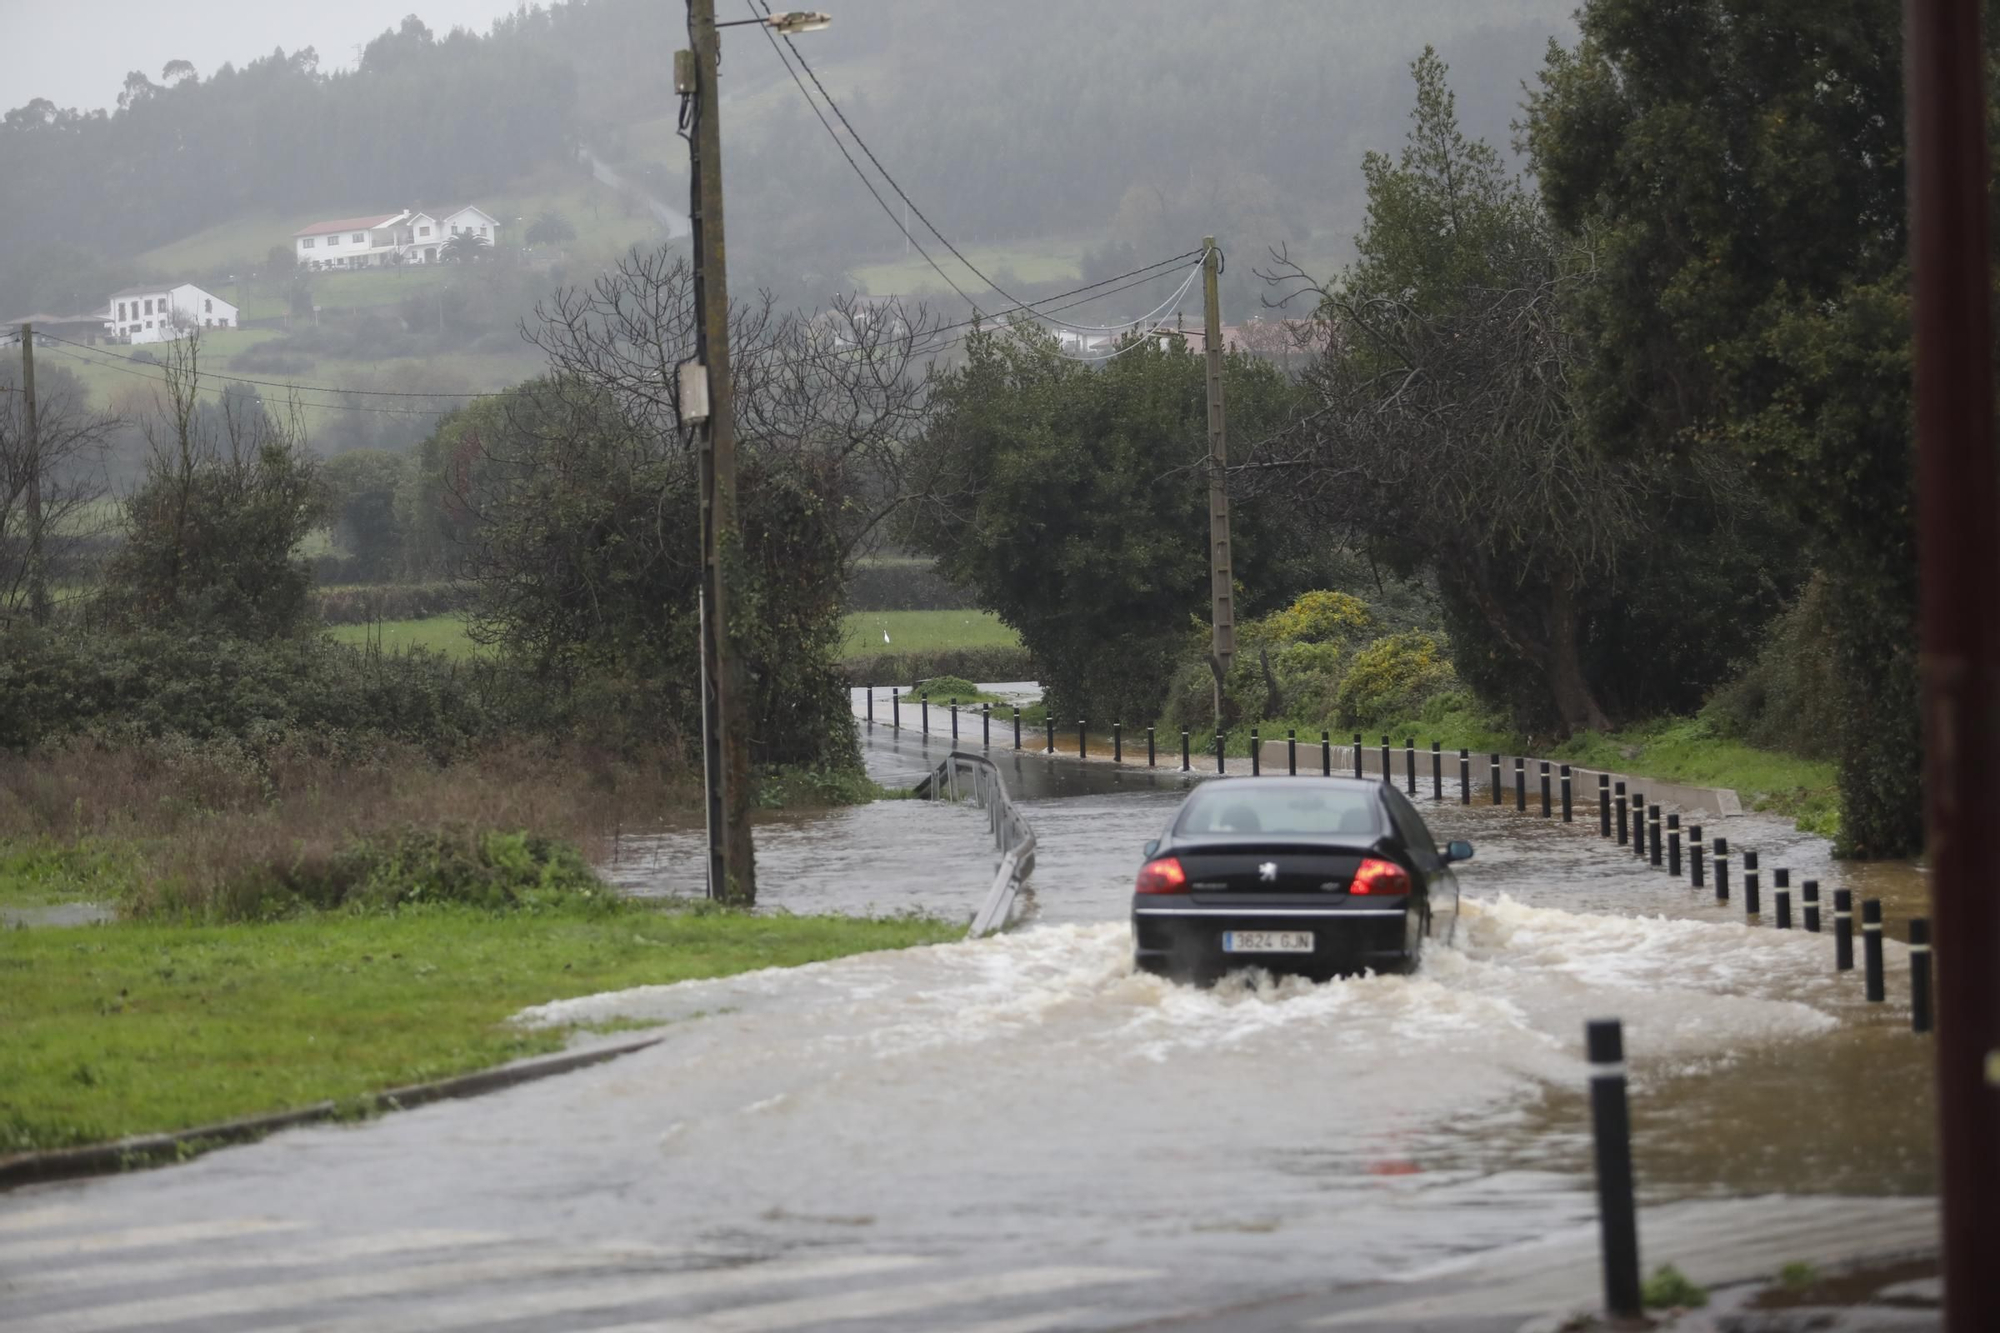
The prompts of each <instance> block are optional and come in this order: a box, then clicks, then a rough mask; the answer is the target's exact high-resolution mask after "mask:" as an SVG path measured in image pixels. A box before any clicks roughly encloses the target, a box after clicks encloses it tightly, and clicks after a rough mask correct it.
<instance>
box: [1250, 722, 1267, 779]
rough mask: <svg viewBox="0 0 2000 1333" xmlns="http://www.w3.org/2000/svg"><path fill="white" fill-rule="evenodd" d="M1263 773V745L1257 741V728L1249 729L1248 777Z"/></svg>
mask: <svg viewBox="0 0 2000 1333" xmlns="http://www.w3.org/2000/svg"><path fill="white" fill-rule="evenodd" d="M1263 771H1264V743H1263V742H1262V741H1260V740H1258V739H1257V728H1255V727H1252V728H1250V776H1251V777H1253V778H1254V777H1256V776H1257V775H1258V774H1260V773H1262V772H1263Z"/></svg>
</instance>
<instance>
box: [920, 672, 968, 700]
mask: <svg viewBox="0 0 2000 1333" xmlns="http://www.w3.org/2000/svg"><path fill="white" fill-rule="evenodd" d="M917 689H918V691H919V692H920V693H923V694H928V695H929V696H930V697H931V698H933V699H946V700H949V699H970V698H972V697H973V696H974V695H976V694H978V693H979V687H978V686H977V685H974V684H973V683H972V682H971V681H969V680H967V679H966V678H965V677H963V676H953V675H943V676H931V677H929V678H927V679H925V680H920V681H918V682H917Z"/></svg>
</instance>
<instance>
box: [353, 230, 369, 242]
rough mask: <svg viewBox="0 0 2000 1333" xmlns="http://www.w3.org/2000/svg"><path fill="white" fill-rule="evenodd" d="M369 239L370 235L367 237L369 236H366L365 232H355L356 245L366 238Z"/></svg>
mask: <svg viewBox="0 0 2000 1333" xmlns="http://www.w3.org/2000/svg"><path fill="white" fill-rule="evenodd" d="M367 239H368V237H367V236H366V235H365V234H364V233H362V232H358V231H357V232H355V233H354V243H355V244H356V245H359V244H361V243H362V242H363V241H365V240H367Z"/></svg>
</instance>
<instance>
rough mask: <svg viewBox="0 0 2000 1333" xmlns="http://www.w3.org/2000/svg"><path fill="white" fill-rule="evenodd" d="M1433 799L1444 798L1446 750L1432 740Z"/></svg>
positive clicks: (1440, 799)
mask: <svg viewBox="0 0 2000 1333" xmlns="http://www.w3.org/2000/svg"><path fill="white" fill-rule="evenodd" d="M1431 799H1432V800H1433V801H1442V800H1443V799H1444V750H1443V749H1442V748H1441V747H1440V746H1439V745H1438V743H1437V742H1436V741H1432V742H1431Z"/></svg>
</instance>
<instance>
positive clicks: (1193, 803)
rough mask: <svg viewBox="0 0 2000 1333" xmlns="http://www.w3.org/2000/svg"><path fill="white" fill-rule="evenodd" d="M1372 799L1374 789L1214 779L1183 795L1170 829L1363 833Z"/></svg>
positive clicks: (1370, 826) (1371, 818)
mask: <svg viewBox="0 0 2000 1333" xmlns="http://www.w3.org/2000/svg"><path fill="white" fill-rule="evenodd" d="M1375 803H1376V797H1375V794H1374V793H1373V792H1367V791H1357V790H1355V789H1353V788H1348V787H1306V786H1303V785H1301V786H1300V787H1298V788H1296V789H1287V790H1274V789H1272V788H1268V787H1266V788H1261V789H1258V788H1245V787H1241V786H1237V785H1236V784H1234V783H1230V782H1215V783H1210V784H1209V785H1208V786H1206V787H1203V788H1201V789H1200V790H1198V791H1196V792H1195V794H1194V795H1193V796H1190V797H1189V798H1188V803H1187V805H1186V806H1184V807H1183V808H1182V810H1181V817H1180V819H1179V821H1178V822H1176V823H1175V825H1174V832H1176V833H1186V834H1192V835H1197V836H1199V835H1201V834H1221V833H1310V834H1325V833H1353V834H1362V835H1366V834H1371V833H1374V832H1375V831H1376V827H1377V825H1376V818H1375Z"/></svg>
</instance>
